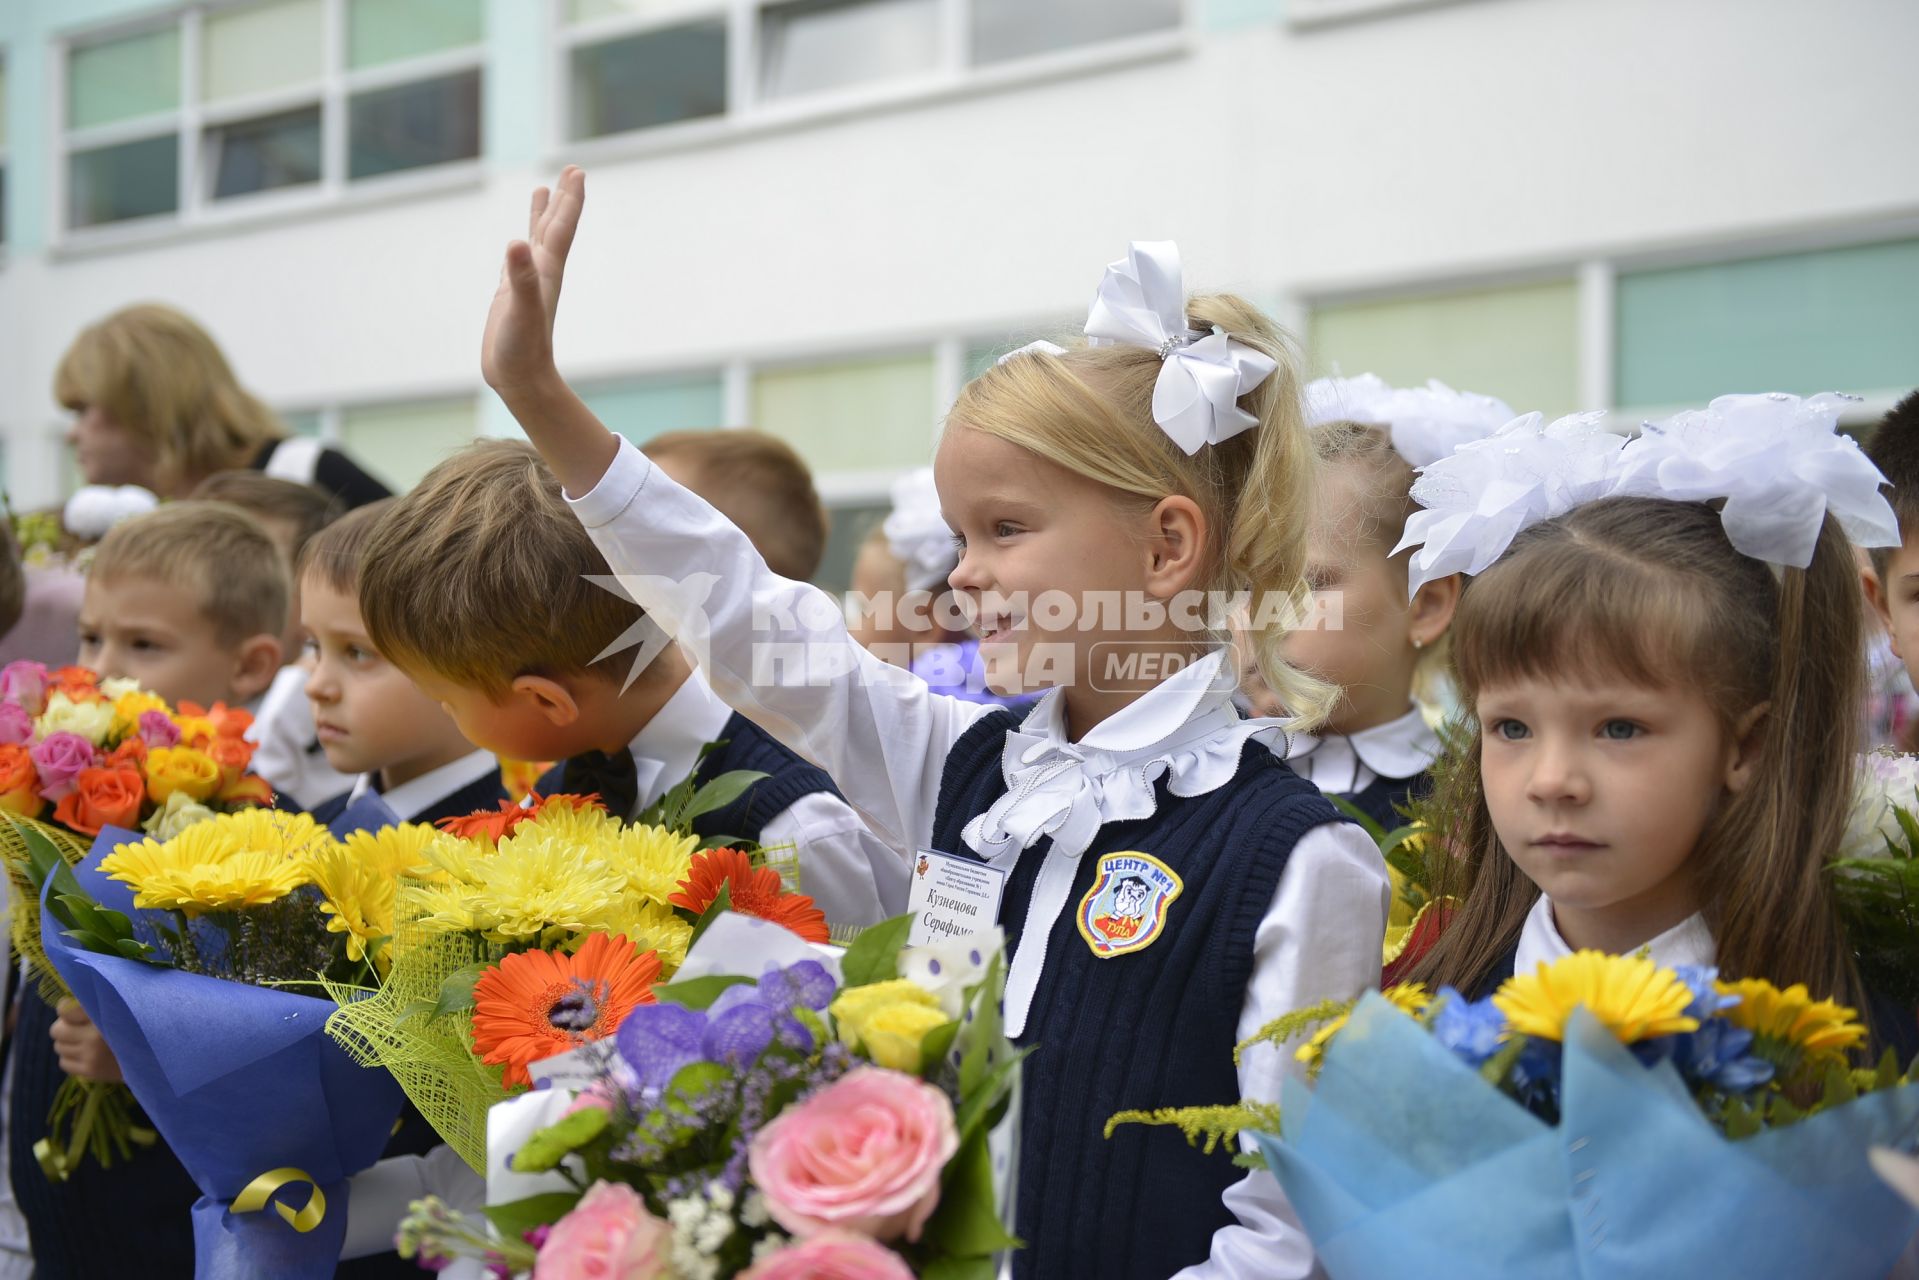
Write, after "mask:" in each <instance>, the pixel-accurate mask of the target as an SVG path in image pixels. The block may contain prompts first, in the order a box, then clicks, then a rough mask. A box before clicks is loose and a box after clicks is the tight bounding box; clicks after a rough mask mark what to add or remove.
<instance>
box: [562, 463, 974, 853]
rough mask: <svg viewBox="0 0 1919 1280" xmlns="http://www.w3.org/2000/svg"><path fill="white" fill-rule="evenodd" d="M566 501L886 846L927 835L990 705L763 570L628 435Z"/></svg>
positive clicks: (665, 617) (746, 702)
mask: <svg viewBox="0 0 1919 1280" xmlns="http://www.w3.org/2000/svg"><path fill="white" fill-rule="evenodd" d="M642 490H644V492H645V499H644V501H642V500H640V499H641V492H642ZM567 500H568V501H569V502H570V503H571V504H572V506H573V512H574V514H575V515H577V516H578V517H579V518H580V523H581V524H583V525H585V526H586V530H587V533H588V534H590V535H591V536H592V538H593V543H594V545H595V546H597V547H598V548H599V550H600V554H601V555H603V556H605V557H606V561H607V564H608V566H609V567H610V568H611V569H612V571H613V572H614V573H615V574H617V575H619V576H620V580H621V585H622V586H624V587H625V588H626V589H627V591H628V592H629V593H630V594H631V595H632V597H633V599H634V601H635V602H637V603H638V604H639V606H640V607H641V608H642V609H644V610H646V612H647V613H648V614H649V615H650V616H651V617H652V618H653V619H654V620H655V621H656V622H658V623H659V624H660V625H661V626H662V627H665V628H666V629H667V631H668V632H670V633H672V634H674V636H675V637H676V638H677V639H679V640H680V642H681V644H682V645H683V646H684V647H685V648H686V649H687V650H688V652H690V653H692V654H693V655H694V657H695V660H696V661H697V662H699V664H700V666H701V667H702V669H703V670H704V671H705V672H706V676H707V679H708V680H709V681H710V682H711V683H712V686H713V689H714V692H716V693H718V694H719V695H720V697H721V698H722V699H724V700H725V701H726V702H727V703H728V705H730V706H732V707H733V708H734V709H735V710H737V711H739V712H740V713H741V714H742V715H745V716H746V717H748V718H749V719H751V720H752V721H754V722H755V723H756V724H758V725H759V726H760V727H761V728H763V729H765V730H766V731H767V732H768V733H770V734H772V735H773V736H774V737H775V738H778V739H779V740H780V741H781V742H783V743H785V744H786V745H787V746H788V747H790V748H792V749H793V750H794V751H796V752H798V753H799V754H800V755H801V756H803V757H805V758H806V759H807V760H810V761H811V762H812V763H814V764H816V765H818V766H819V767H820V768H822V769H824V770H826V772H827V773H828V774H829V775H830V776H831V777H832V779H833V781H834V783H835V784H837V785H838V786H839V788H840V790H841V792H842V793H843V794H844V795H845V796H846V799H847V801H848V803H850V804H851V805H852V806H853V808H854V809H855V810H857V811H858V812H859V814H860V815H861V816H862V817H863V818H865V819H866V822H867V824H868V825H869V826H870V827H872V829H873V830H874V832H875V833H877V834H878V835H879V836H880V838H881V839H882V840H883V841H885V842H886V843H887V844H889V845H891V846H893V847H894V848H896V849H916V848H919V847H922V846H924V845H925V844H927V843H928V841H929V840H930V839H931V836H932V831H933V809H934V805H935V804H936V803H937V801H938V799H939V784H940V773H941V770H942V769H943V768H944V766H945V763H946V755H947V752H948V751H950V750H951V749H952V747H953V744H954V743H955V742H957V741H958V740H959V737H960V735H961V734H962V733H964V732H965V731H966V728H967V726H968V725H970V724H972V723H973V722H974V721H975V720H977V719H979V717H980V716H982V715H985V714H987V713H988V712H989V711H991V710H992V709H993V708H991V707H988V706H983V705H981V704H978V703H973V702H967V701H965V700H963V699H960V698H954V697H948V696H945V695H942V694H936V693H934V692H932V691H931V690H930V689H928V688H927V686H926V682H925V681H924V680H921V679H920V678H919V677H918V676H915V675H913V674H912V673H911V672H908V671H903V670H901V669H900V668H898V667H892V666H888V665H887V664H886V663H884V662H881V661H880V660H879V659H878V658H875V657H874V656H873V655H871V654H869V653H867V652H866V650H864V649H862V648H861V647H860V646H859V644H858V642H857V641H855V640H854V639H853V637H852V636H851V635H850V634H849V633H848V632H847V629H846V619H845V614H844V610H843V609H842V607H841V605H840V603H839V601H837V600H835V599H834V598H833V597H832V596H830V595H828V594H827V593H826V592H824V591H822V590H820V589H819V588H818V587H814V586H809V585H808V584H806V583H803V582H794V581H792V580H791V579H788V578H782V577H780V576H779V575H778V574H776V573H774V572H773V571H772V570H771V569H769V568H767V567H766V561H765V560H763V559H762V558H761V557H760V554H759V552H757V551H756V550H754V549H753V544H752V543H751V542H749V541H748V540H747V537H746V535H745V534H743V533H741V532H740V531H739V529H738V528H736V527H735V526H734V525H733V524H732V523H731V522H729V521H728V520H727V518H726V517H725V516H723V515H721V514H720V513H719V512H718V511H715V510H714V509H713V508H712V507H711V506H710V505H708V503H707V502H706V501H705V500H704V499H702V498H701V497H699V496H698V495H697V494H695V493H692V492H691V491H689V490H687V489H686V488H685V487H683V486H681V485H679V484H676V483H675V482H674V481H673V480H672V479H671V478H670V477H669V476H667V475H666V474H665V473H664V472H662V471H660V470H659V469H658V468H657V467H655V466H654V465H653V463H652V461H651V460H649V459H648V458H647V457H646V455H644V454H642V453H641V452H640V451H639V450H638V449H635V448H634V447H633V445H632V442H631V441H627V440H621V441H620V448H619V452H618V453H617V454H615V455H614V458H613V462H612V464H611V465H610V466H608V467H607V469H606V474H605V475H603V476H601V477H600V481H599V483H598V484H596V485H594V486H593V489H592V490H591V491H590V492H588V493H587V494H586V495H585V496H583V497H579V498H572V497H569V498H568V499H567ZM702 593H704V594H702Z"/></svg>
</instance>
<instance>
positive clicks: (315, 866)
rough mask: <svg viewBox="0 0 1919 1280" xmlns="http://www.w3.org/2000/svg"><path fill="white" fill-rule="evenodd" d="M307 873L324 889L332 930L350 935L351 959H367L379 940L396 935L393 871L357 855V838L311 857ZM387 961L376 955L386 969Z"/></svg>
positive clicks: (323, 902) (322, 904)
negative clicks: (355, 840) (369, 949)
mask: <svg viewBox="0 0 1919 1280" xmlns="http://www.w3.org/2000/svg"><path fill="white" fill-rule="evenodd" d="M357 834H365V833H357ZM307 874H308V876H309V878H310V879H311V881H312V884H313V886H314V887H315V888H316V889H318V890H319V891H320V898H321V901H320V910H322V911H324V912H325V913H326V914H327V926H326V927H327V931H328V932H329V933H344V934H346V935H347V937H346V953H347V958H348V959H350V960H360V959H364V958H365V956H366V954H367V950H368V948H369V947H371V946H372V945H373V944H374V943H376V942H378V941H380V940H381V939H384V938H391V937H392V936H393V899H394V891H395V888H396V886H397V882H396V881H395V879H394V873H393V872H392V871H391V870H390V869H388V868H386V867H382V866H380V865H379V864H378V863H377V862H375V861H372V860H370V859H367V858H364V857H362V856H360V855H359V854H358V853H356V852H355V850H354V848H353V842H352V841H350V840H349V841H348V842H347V844H345V845H337V844H336V845H333V846H331V847H330V848H328V849H325V850H323V851H322V852H320V853H318V854H315V855H314V856H312V857H310V858H308V859H307ZM387 962H388V957H386V956H383V955H377V956H375V966H376V967H377V968H378V969H379V970H380V971H381V972H382V973H384V972H385V971H386V967H387Z"/></svg>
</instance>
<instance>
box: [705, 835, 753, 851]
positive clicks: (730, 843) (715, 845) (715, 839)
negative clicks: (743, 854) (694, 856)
mask: <svg viewBox="0 0 1919 1280" xmlns="http://www.w3.org/2000/svg"><path fill="white" fill-rule="evenodd" d="M752 844H753V842H752V841H751V840H748V839H746V838H744V837H743V836H727V835H719V836H706V837H704V838H703V839H701V841H700V842H699V843H698V844H696V845H694V846H693V852H694V853H704V852H706V850H708V849H742V850H744V849H750V848H751V847H752Z"/></svg>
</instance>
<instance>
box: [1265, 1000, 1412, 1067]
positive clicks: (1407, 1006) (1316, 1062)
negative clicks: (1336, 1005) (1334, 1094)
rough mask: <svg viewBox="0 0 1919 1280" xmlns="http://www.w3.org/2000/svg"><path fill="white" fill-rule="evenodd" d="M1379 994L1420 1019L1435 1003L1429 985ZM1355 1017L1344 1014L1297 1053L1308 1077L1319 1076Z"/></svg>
mask: <svg viewBox="0 0 1919 1280" xmlns="http://www.w3.org/2000/svg"><path fill="white" fill-rule="evenodd" d="M1379 994H1380V995H1382V996H1385V997H1386V999H1387V1001H1388V1002H1389V1003H1390V1004H1391V1005H1392V1006H1393V1008H1395V1009H1397V1010H1399V1011H1400V1012H1401V1013H1403V1014H1405V1015H1406V1016H1407V1017H1418V1016H1419V1015H1420V1014H1422V1013H1424V1012H1426V1010H1427V1008H1428V1007H1429V1006H1431V1004H1432V1002H1433V998H1432V995H1431V994H1430V993H1429V992H1427V990H1426V984H1425V983H1423V982H1407V983H1401V984H1400V985H1398V986H1393V987H1387V988H1386V989H1385V990H1384V991H1381V992H1380V993H1379ZM1351 1017H1352V1015H1351V1014H1350V1013H1342V1014H1340V1015H1339V1016H1338V1017H1337V1018H1334V1019H1333V1020H1332V1021H1331V1022H1328V1023H1327V1024H1326V1025H1325V1026H1323V1027H1321V1028H1320V1029H1319V1030H1317V1031H1315V1032H1313V1038H1312V1039H1311V1040H1308V1041H1307V1042H1306V1043H1305V1044H1302V1045H1301V1046H1299V1049H1298V1051H1297V1052H1295V1053H1294V1054H1293V1057H1295V1058H1297V1059H1298V1060H1299V1061H1301V1062H1303V1063H1305V1064H1306V1072H1307V1074H1308V1075H1317V1074H1318V1073H1319V1067H1320V1064H1321V1063H1322V1062H1324V1061H1325V1060H1326V1050H1327V1049H1328V1048H1329V1047H1331V1045H1332V1043H1333V1037H1335V1036H1337V1035H1338V1034H1339V1033H1340V1032H1341V1031H1344V1030H1345V1029H1346V1023H1347V1021H1348V1019H1350V1018H1351Z"/></svg>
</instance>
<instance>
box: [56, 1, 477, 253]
mask: <svg viewBox="0 0 1919 1280" xmlns="http://www.w3.org/2000/svg"><path fill="white" fill-rule="evenodd" d="M484 8H485V0H406V2H405V3H392V2H391V0H263V2H260V3H252V4H241V5H218V6H206V7H203V8H191V9H187V10H186V11H184V12H182V13H179V14H176V15H173V16H171V17H169V18H168V19H167V20H166V21H165V22H164V24H161V25H148V26H146V27H144V28H139V29H134V30H131V31H129V30H126V29H124V28H123V29H120V30H118V31H116V32H113V33H111V34H106V35H101V36H97V37H95V36H85V37H81V38H79V39H76V40H75V41H73V42H72V43H71V44H69V45H68V46H67V48H66V71H67V75H66V96H65V102H64V104H63V105H64V118H63V126H64V128H63V142H64V151H65V169H66V172H67V183H66V218H65V225H66V227H67V228H68V229H69V230H80V229H84V228H89V227H99V226H104V225H107V224H112V223H121V222H128V221H132V220H136V219H143V218H159V217H163V216H168V215H171V216H173V217H175V218H180V219H184V220H189V221H190V220H193V219H196V218H199V217H202V216H207V215H210V214H213V213H216V212H219V211H221V210H222V209H223V208H224V207H230V206H232V204H233V202H237V201H243V200H244V199H246V198H248V197H256V198H257V197H264V196H266V195H268V193H274V192H278V193H282V198H285V197H286V196H288V195H291V196H294V197H296V198H297V196H298V195H299V194H300V193H303V192H304V193H310V194H318V193H321V192H327V193H331V194H338V193H339V192H340V191H341V190H342V189H343V188H344V187H345V186H346V184H348V183H351V182H354V181H359V180H361V179H366V178H372V177H376V176H379V175H383V174H392V173H398V172H402V171H406V170H420V169H427V168H431V167H433V166H438V165H446V164H450V163H454V162H458V161H467V160H474V159H476V158H477V157H478V156H479V154H480V119H481V103H480V99H481V78H482V74H483V73H482V70H481V58H482V50H481V40H482V38H483V35H484V32H483V29H482V25H481V24H482V16H483V12H484ZM332 33H338V35H339V37H340V38H339V39H335V38H333V34H332ZM336 45H338V46H339V48H340V53H339V54H338V55H337V56H336V57H335V58H334V60H333V62H332V63H331V64H330V63H329V60H328V57H327V53H326V51H327V50H328V49H330V48H333V47H335V46H336Z"/></svg>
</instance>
